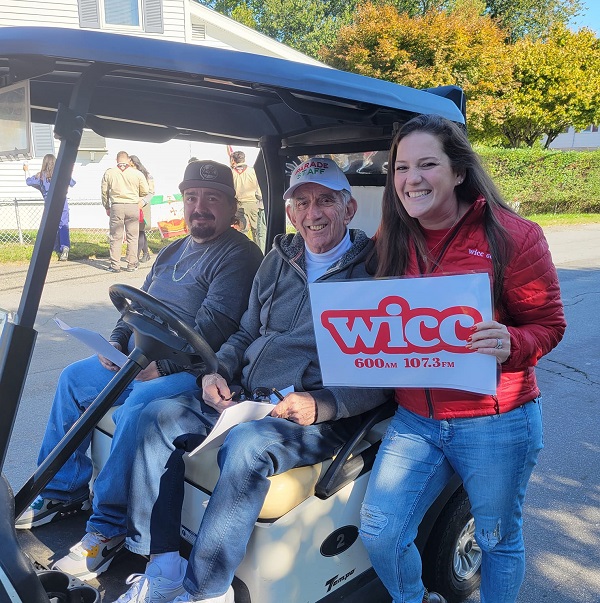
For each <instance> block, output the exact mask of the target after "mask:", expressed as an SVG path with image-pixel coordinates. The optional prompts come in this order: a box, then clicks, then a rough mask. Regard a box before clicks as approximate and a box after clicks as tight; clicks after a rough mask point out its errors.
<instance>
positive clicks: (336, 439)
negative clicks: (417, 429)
mask: <svg viewBox="0 0 600 603" xmlns="http://www.w3.org/2000/svg"><path fill="white" fill-rule="evenodd" d="M168 402H169V404H168V405H167V404H165V401H163V400H157V401H155V402H153V403H152V404H149V405H148V406H147V407H146V409H145V410H144V412H143V413H142V415H141V417H140V421H139V426H138V438H139V442H140V443H139V448H138V453H137V454H136V458H135V462H134V470H133V477H132V481H131V496H130V501H131V503H130V504H131V506H130V511H129V512H130V515H129V521H130V523H129V527H128V532H127V541H126V546H127V548H128V549H129V550H131V551H133V552H134V553H139V554H141V555H148V554H155V553H165V552H169V551H177V550H179V529H180V524H181V505H182V503H183V477H184V466H183V460H182V457H183V452H184V448H191V446H193V445H195V444H197V443H198V441H192V440H191V439H190V438H189V437H188V436H186V435H184V436H182V434H187V433H190V434H193V433H196V434H206V433H207V432H208V430H209V429H210V426H211V424H212V423H213V422H214V420H215V418H216V414H215V413H214V412H211V411H210V410H209V411H207V410H206V407H204V409H205V410H203V408H202V407H201V403H200V402H199V401H198V400H197V399H194V398H192V397H179V398H177V399H171V400H169V401H168ZM356 424H357V420H355V419H344V420H341V421H337V422H335V423H320V424H318V425H310V426H308V427H302V426H300V425H297V424H296V423H292V422H291V421H286V420H283V419H276V418H273V417H265V418H264V419H261V420H260V421H251V422H249V423H242V424H240V425H237V426H236V427H234V428H233V429H232V430H231V432H230V433H229V435H228V436H227V438H226V439H225V442H224V443H223V446H222V447H221V449H220V451H219V455H218V463H219V467H220V470H221V475H220V478H219V481H218V482H217V485H216V486H215V489H214V491H213V493H212V496H211V497H210V501H209V503H208V506H207V508H206V511H205V513H204V518H203V519H202V523H201V525H200V529H199V532H198V536H197V538H196V543H195V544H194V547H193V549H192V552H191V554H190V558H189V562H188V569H187V573H186V576H185V580H184V583H183V584H184V587H185V589H186V590H187V591H188V592H189V593H191V594H192V595H193V596H194V598H199V599H205V598H210V597H216V596H219V595H222V594H223V593H225V592H226V591H227V589H228V588H229V586H230V584H231V582H232V581H233V574H234V572H235V570H236V568H237V567H238V565H239V564H240V563H241V561H242V559H243V557H244V554H245V552H246V546H247V544H248V541H249V539H250V535H251V534H252V530H253V529H254V524H255V523H256V520H257V519H258V515H259V513H260V510H261V508H262V505H263V503H264V500H265V497H266V496H267V493H268V491H269V485H270V482H269V480H268V479H267V478H268V477H269V476H271V475H275V474H278V473H283V472H284V471H287V470H288V469H292V468H294V467H299V466H302V465H311V464H314V463H317V462H320V461H322V460H324V459H326V458H331V456H332V455H333V454H334V453H335V451H336V450H337V449H339V448H340V447H341V445H342V444H343V443H344V442H345V441H346V439H347V438H348V437H349V435H350V433H352V431H353V430H354V428H355V426H356ZM180 436H182V437H180Z"/></svg>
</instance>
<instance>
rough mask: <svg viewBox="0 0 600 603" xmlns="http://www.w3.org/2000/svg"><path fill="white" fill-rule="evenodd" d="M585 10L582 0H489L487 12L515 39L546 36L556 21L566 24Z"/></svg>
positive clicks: (487, 0) (558, 23)
mask: <svg viewBox="0 0 600 603" xmlns="http://www.w3.org/2000/svg"><path fill="white" fill-rule="evenodd" d="M582 10H583V4H582V2H581V0H486V13H487V14H489V15H490V16H491V17H492V18H493V19H495V20H496V21H497V23H498V24H499V25H500V26H501V27H502V28H504V29H505V30H506V31H507V32H508V34H509V39H510V40H511V41H513V42H514V41H516V40H518V39H521V38H524V37H525V36H529V37H531V38H533V39H538V38H543V37H544V36H545V35H546V34H547V33H548V32H549V31H550V30H551V29H552V27H553V26H555V25H560V24H562V25H566V24H568V23H569V21H570V20H571V19H572V18H573V17H574V16H576V15H578V14H579V13H581V11H582Z"/></svg>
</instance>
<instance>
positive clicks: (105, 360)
mask: <svg viewBox="0 0 600 603" xmlns="http://www.w3.org/2000/svg"><path fill="white" fill-rule="evenodd" d="M110 345H112V346H113V347H115V348H117V350H119V352H122V351H123V350H122V349H121V346H120V345H119V344H118V343H117V342H116V341H111V342H110ZM98 360H100V364H101V365H102V366H103V367H104V368H105V369H108V370H109V371H115V372H117V371H118V370H119V368H120V367H118V366H117V365H116V364H115V363H114V362H112V361H110V360H109V359H108V358H106V357H105V356H101V355H100V354H98Z"/></svg>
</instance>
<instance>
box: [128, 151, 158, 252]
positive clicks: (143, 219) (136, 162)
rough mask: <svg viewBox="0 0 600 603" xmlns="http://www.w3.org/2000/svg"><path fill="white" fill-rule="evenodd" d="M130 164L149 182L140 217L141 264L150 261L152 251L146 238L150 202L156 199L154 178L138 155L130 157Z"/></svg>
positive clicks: (139, 245)
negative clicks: (153, 198)
mask: <svg viewBox="0 0 600 603" xmlns="http://www.w3.org/2000/svg"><path fill="white" fill-rule="evenodd" d="M129 164H130V165H131V167H134V168H135V169H136V170H139V171H140V172H142V174H144V176H145V178H146V181H147V182H148V194H147V195H146V196H145V197H144V198H143V199H140V216H139V220H140V223H139V228H140V230H139V237H138V257H139V256H140V254H141V257H140V262H149V261H150V250H149V249H148V237H147V236H146V224H149V223H150V200H151V199H152V197H154V178H153V177H152V174H150V172H148V170H147V169H146V168H145V167H144V164H143V163H142V162H141V161H140V159H139V157H138V156H137V155H130V156H129Z"/></svg>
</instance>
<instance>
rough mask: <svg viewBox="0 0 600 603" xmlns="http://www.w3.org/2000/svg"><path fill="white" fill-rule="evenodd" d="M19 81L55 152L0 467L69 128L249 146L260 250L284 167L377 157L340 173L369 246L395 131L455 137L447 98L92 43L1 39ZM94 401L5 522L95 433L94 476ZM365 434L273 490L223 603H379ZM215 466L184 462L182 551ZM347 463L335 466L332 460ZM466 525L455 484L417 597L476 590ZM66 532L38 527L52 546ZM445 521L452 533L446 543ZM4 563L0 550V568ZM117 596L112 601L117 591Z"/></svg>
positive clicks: (2, 78)
mask: <svg viewBox="0 0 600 603" xmlns="http://www.w3.org/2000/svg"><path fill="white" fill-rule="evenodd" d="M23 82H26V83H27V88H28V96H29V101H30V118H31V120H32V121H33V122H39V123H53V124H55V134H56V135H57V136H58V137H59V138H60V139H61V146H60V152H59V154H58V159H57V164H56V168H55V173H54V178H53V180H52V186H51V189H50V193H49V196H50V200H49V203H48V205H47V206H46V210H45V213H44V217H43V219H42V223H41V226H40V233H39V236H38V238H37V240H36V246H35V249H34V255H33V258H32V262H31V265H30V269H29V273H28V276H27V281H26V284H25V288H24V291H23V297H22V303H21V306H20V308H19V312H18V318H17V320H16V321H15V322H14V323H12V324H10V325H6V327H5V329H4V331H3V334H2V340H1V346H0V395H1V402H0V417H1V419H2V420H1V421H0V461H1V463H3V462H4V457H5V453H6V447H7V445H8V441H9V439H10V433H11V430H12V425H13V422H14V417H15V415H16V412H17V409H18V405H19V400H20V396H21V391H22V387H23V383H24V380H25V378H26V375H27V368H28V364H29V359H30V357H31V353H32V350H33V345H34V341H35V331H34V329H33V323H34V320H35V315H36V312H37V308H38V305H39V302H40V298H41V292H42V287H43V283H44V280H45V277H46V272H47V269H48V263H49V258H50V255H51V253H52V246H53V243H54V235H55V233H56V230H57V226H58V221H59V218H60V213H61V210H62V201H63V200H64V198H65V195H66V191H67V187H68V182H69V178H70V174H71V170H72V166H73V163H74V161H75V158H76V156H77V150H78V145H79V142H80V139H81V132H82V129H83V127H84V126H85V127H87V128H91V129H92V130H94V131H95V132H96V133H98V134H100V135H102V136H106V137H111V138H121V139H123V140H142V141H149V142H164V141H167V140H171V139H180V140H192V141H203V142H213V143H219V144H224V145H225V144H227V145H233V146H237V147H239V146H245V147H248V146H255V147H257V148H258V149H259V154H258V160H257V162H256V164H255V167H256V170H257V173H258V176H259V179H260V181H261V185H262V186H261V188H262V190H263V195H264V201H265V208H266V214H267V241H271V240H272V239H273V237H274V236H275V235H276V234H278V233H281V232H284V231H285V226H286V222H285V210H284V204H283V201H282V193H283V190H284V189H285V187H286V183H287V178H288V177H289V173H290V165H292V164H293V163H294V161H297V158H298V157H299V156H311V155H323V154H334V155H336V156H340V157H346V158H351V157H355V156H359V157H360V156H361V155H362V154H363V153H369V154H370V153H372V152H374V151H378V152H379V154H378V155H377V157H378V158H379V159H380V161H379V165H376V166H375V167H374V168H373V169H366V168H365V163H364V162H362V163H360V162H359V163H360V165H359V168H358V169H356V170H355V171H354V172H353V171H352V169H351V170H350V171H349V172H348V178H349V180H350V183H351V185H352V186H353V193H354V196H355V197H356V198H357V200H358V203H359V208H360V209H359V212H358V215H357V217H356V219H355V221H354V222H353V226H356V227H359V228H364V229H365V230H366V231H367V232H368V233H369V234H372V233H373V232H374V229H375V228H376V225H377V224H378V222H379V217H380V200H381V194H382V190H383V188H382V187H383V185H384V183H385V178H386V175H385V171H386V170H385V165H384V162H383V160H381V158H383V159H385V151H387V149H388V148H389V145H390V141H391V138H392V135H393V132H394V131H395V129H396V128H397V127H398V126H399V125H400V124H402V123H403V122H405V121H406V120H407V119H410V118H411V117H412V116H414V115H416V114H420V113H427V114H432V113H436V114H440V115H443V116H445V117H447V118H449V119H451V120H454V121H456V122H458V123H464V97H463V95H462V92H461V91H460V89H458V88H454V87H447V88H444V89H439V90H432V91H420V90H415V89H411V88H406V87H403V86H399V85H396V84H392V83H389V82H384V81H380V80H375V79H372V78H365V77H362V76H358V75H354V74H349V73H345V72H340V71H337V70H333V69H326V68H321V67H316V66H312V65H303V64H300V63H295V62H290V61H285V60H281V59H274V58H269V57H264V56H258V55H250V54H244V53H239V52H235V51H229V50H222V49H214V48H207V47H200V46H191V45H189V46H188V45H185V44H180V43H175V42H163V41H157V40H152V39H146V38H136V37H129V36H119V35H114V34H106V33H101V32H94V31H78V30H70V29H54V28H27V27H23V28H1V29H0V95H1V93H2V91H3V89H4V88H7V87H8V86H18V85H20V84H22V83H23ZM0 146H1V145H0ZM183 167H184V166H182V169H183ZM135 362H136V358H132V356H130V362H129V363H128V365H126V367H124V369H122V371H121V373H122V374H123V375H122V378H123V379H125V378H126V377H128V378H130V379H131V378H133V376H134V372H135V371H136V370H139V366H133V365H135ZM130 365H131V366H130ZM125 373H128V374H127V375H125ZM106 402H107V400H105V399H104V398H102V399H101V400H100V396H99V399H97V400H96V403H98V405H97V406H95V405H94V409H93V410H92V409H90V411H91V412H90V411H88V412H86V413H85V414H84V416H83V417H82V419H81V420H80V421H79V422H78V423H77V424H76V426H75V428H74V429H73V430H72V432H69V434H68V435H67V437H66V438H65V440H67V441H65V440H63V442H61V444H60V445H59V447H58V449H57V450H56V451H55V453H53V455H51V457H49V459H47V463H45V464H44V465H42V466H41V467H40V468H39V469H38V471H37V472H36V473H35V474H34V475H33V476H32V478H31V479H30V480H29V481H28V482H27V484H25V486H24V487H23V488H22V489H21V491H20V492H19V493H17V495H16V497H15V505H16V508H17V512H19V511H20V510H22V509H23V508H25V507H26V506H27V505H28V504H29V503H30V502H31V500H33V498H34V497H35V496H36V495H37V494H38V493H39V492H40V490H41V489H42V488H43V486H44V485H45V483H47V481H48V480H49V479H51V477H52V474H53V472H55V471H56V469H57V465H58V466H60V464H62V462H64V459H65V458H66V456H68V454H70V453H69V447H70V446H71V447H72V446H76V445H77V438H78V437H79V436H80V434H81V433H89V431H90V430H92V429H94V430H95V431H94V437H93V442H92V458H93V461H94V464H95V467H96V469H97V470H98V469H100V468H101V467H102V466H103V464H104V462H105V461H106V458H107V455H108V454H109V450H110V442H111V435H112V432H113V430H114V425H113V423H112V420H111V416H110V415H111V412H110V411H109V412H108V414H106V412H107V409H108V408H109V407H110V400H108V402H109V404H108V406H107V405H106ZM96 403H95V404H96ZM384 414H385V413H384ZM387 414H389V413H387ZM371 423H372V424H369V425H367V426H366V428H365V430H364V433H360V434H358V435H357V438H356V441H355V442H353V445H352V446H351V450H349V451H348V454H347V455H346V454H344V455H343V457H344V458H340V459H338V461H337V462H338V463H339V464H338V465H336V466H334V467H333V468H332V467H330V465H331V463H332V461H327V462H325V463H322V464H320V465H317V466H313V467H304V468H299V469H295V470H293V471H290V472H288V473H286V474H284V475H282V476H276V477H274V478H272V485H271V491H270V492H269V495H268V498H267V500H266V502H265V506H264V508H263V511H262V513H261V517H260V518H259V521H258V522H257V524H256V528H255V530H254V533H253V536H252V538H251V540H250V543H249V546H248V550H247V554H246V557H245V559H244V561H243V563H242V565H241V566H240V567H239V568H238V570H237V571H236V580H235V581H234V587H235V591H236V601H237V603H317V602H321V603H325V602H332V601H361V602H369V601H372V602H375V601H389V597H388V596H387V594H386V593H385V591H384V589H382V587H381V584H380V583H379V582H378V581H377V580H376V578H375V575H374V572H373V570H372V568H371V565H370V563H369V560H368V557H367V555H366V552H365V550H364V548H363V547H362V544H361V542H360V539H359V538H358V523H359V508H360V504H361V501H362V497H363V494H364V491H365V488H366V483H367V480H368V474H369V470H370V468H371V465H372V461H373V458H374V456H375V453H376V450H377V446H378V442H379V440H380V438H381V435H382V433H383V431H384V429H385V425H386V420H385V419H384V416H383V415H382V416H379V417H377V416H376V417H373V418H372V421H371ZM96 425H97V426H96ZM215 456H216V452H215V451H212V452H206V453H201V454H199V455H197V456H196V457H194V458H193V459H187V460H186V484H185V501H184V508H183V518H182V531H181V535H182V543H183V545H182V550H184V551H185V550H186V549H187V550H188V551H189V548H190V545H191V544H192V543H193V541H194V538H195V534H196V532H197V530H198V526H199V524H200V522H201V520H202V515H203V512H204V509H205V506H206V502H207V501H208V499H209V496H210V492H211V490H212V487H213V486H214V484H215V482H216V479H217V477H218V467H217V464H216V462H215ZM346 456H349V457H350V461H349V462H348V463H344V462H340V461H345V460H346V459H345V457H346ZM1 463H0V464H1ZM328 469H329V471H327V470H328ZM115 487H118V485H115ZM469 520H470V515H469V509H468V501H466V499H465V497H464V493H463V491H462V489H461V488H460V483H459V481H458V480H455V481H454V482H453V483H452V484H450V485H449V487H448V488H447V490H446V491H445V492H444V494H443V495H442V496H441V497H440V499H439V501H438V502H437V503H436V505H434V506H433V507H432V508H431V509H430V511H429V513H428V515H427V516H426V518H425V520H424V521H423V524H422V526H421V528H422V529H421V531H420V534H419V545H420V547H421V549H422V550H423V552H424V560H425V563H424V573H425V575H426V578H427V580H428V581H429V584H430V585H431V586H433V587H435V588H440V589H441V590H444V589H446V595H447V596H448V599H449V601H460V600H462V599H464V598H465V597H466V596H467V595H468V594H470V592H471V591H472V590H473V588H474V587H475V586H476V584H477V575H476V571H477V556H476V555H473V553H472V549H471V546H472V542H473V541H472V538H471V535H472V525H471V524H470V523H469ZM69 521H70V520H63V521H61V522H58V523H57V524H51V525H55V526H56V528H55V529H57V530H60V532H61V536H63V537H64V535H65V532H66V531H67V530H68V529H69ZM448 522H451V523H452V529H446V525H447V524H448ZM42 529H43V528H39V530H40V533H41V530H42ZM78 529H79V530H81V524H78ZM36 533H37V531H33V532H32V533H31V535H29V537H30V538H31V537H35V535H36ZM80 537H81V531H79V532H75V531H74V530H73V534H72V540H71V544H74V542H76V541H77V540H78V539H79V538H80ZM186 543H187V544H186ZM461 547H462V548H461ZM34 548H35V547H34ZM8 555H9V552H8V551H5V550H2V551H0V569H2V568H3V567H5V566H4V561H5V557H7V556H8ZM38 562H39V563H40V564H41V565H44V562H43V561H40V560H39V559H38ZM118 563H119V561H118V560H116V561H115V563H113V566H116V565H118ZM112 570H113V567H111V569H110V570H109V572H107V575H110V573H111V572H112ZM3 575H4V576H6V575H8V578H5V579H4V580H3V579H0V603H4V601H5V600H6V601H13V600H16V601H18V600H19V599H11V598H10V597H9V595H7V593H8V592H9V590H10V589H9V588H8V586H9V582H10V572H8V571H3V572H0V578H2V576H3ZM107 584H108V583H105V585H104V588H105V591H106V593H107V596H106V600H111V599H112V595H114V594H115V593H116V592H117V591H116V590H115V589H116V588H118V587H117V586H114V585H113V586H110V585H107ZM120 588H121V591H122V590H124V588H125V587H124V585H123V584H122V583H121V584H120ZM109 594H111V598H109V597H108V595H109ZM114 598H116V596H114ZM21 600H23V601H27V603H38V599H37V598H35V597H31V598H30V599H27V597H23V595H21Z"/></svg>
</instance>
